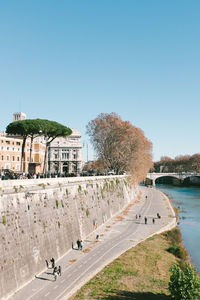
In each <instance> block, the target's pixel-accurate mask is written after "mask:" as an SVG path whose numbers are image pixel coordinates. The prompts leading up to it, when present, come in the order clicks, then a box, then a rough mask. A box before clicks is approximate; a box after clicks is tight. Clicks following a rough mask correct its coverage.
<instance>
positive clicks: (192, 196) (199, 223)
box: [156, 184, 200, 273]
mask: <svg viewBox="0 0 200 300" xmlns="http://www.w3.org/2000/svg"><path fill="white" fill-rule="evenodd" d="M156 188H158V189H160V190H161V191H162V192H164V193H165V194H167V196H168V197H169V198H171V199H172V200H173V205H174V206H175V207H176V208H179V209H180V211H181V212H180V213H179V218H180V219H179V228H180V230H181V234H182V238H183V243H184V246H185V248H186V249H187V251H188V252H189V254H190V256H191V261H192V263H193V264H194V265H195V267H196V269H197V270H198V272H199V273H200V188H198V187H197V188H196V187H176V186H172V185H164V184H157V185H156Z"/></svg>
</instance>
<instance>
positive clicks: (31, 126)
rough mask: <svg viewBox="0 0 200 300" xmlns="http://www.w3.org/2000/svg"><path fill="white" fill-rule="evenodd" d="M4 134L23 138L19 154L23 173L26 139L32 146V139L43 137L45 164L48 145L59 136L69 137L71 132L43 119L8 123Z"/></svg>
mask: <svg viewBox="0 0 200 300" xmlns="http://www.w3.org/2000/svg"><path fill="white" fill-rule="evenodd" d="M6 133H8V134H12V135H19V136H21V137H23V143H22V153H21V170H22V171H23V160H24V148H25V143H26V139H27V138H28V137H30V138H31V144H32V141H33V139H34V137H36V136H38V135H41V136H42V135H43V136H45V141H46V151H45V159H44V162H46V152H47V148H48V146H49V144H50V143H51V142H52V141H53V140H54V139H55V138H57V137H59V136H68V135H70V134H71V133H72V130H71V129H70V128H68V127H66V126H64V125H62V124H60V123H57V122H55V121H50V120H44V119H27V120H20V121H15V122H12V123H10V124H9V125H8V126H7V128H6Z"/></svg>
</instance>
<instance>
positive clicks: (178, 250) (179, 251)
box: [167, 246, 187, 258]
mask: <svg viewBox="0 0 200 300" xmlns="http://www.w3.org/2000/svg"><path fill="white" fill-rule="evenodd" d="M167 251H168V252H169V253H172V254H174V256H176V257H178V258H185V257H186V256H187V252H186V250H185V249H184V248H182V247H180V246H171V247H169V248H168V249H167Z"/></svg>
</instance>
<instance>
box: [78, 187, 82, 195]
mask: <svg viewBox="0 0 200 300" xmlns="http://www.w3.org/2000/svg"><path fill="white" fill-rule="evenodd" d="M81 191H82V187H81V185H79V186H78V192H79V193H81Z"/></svg>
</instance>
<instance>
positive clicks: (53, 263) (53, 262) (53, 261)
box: [50, 257, 55, 269]
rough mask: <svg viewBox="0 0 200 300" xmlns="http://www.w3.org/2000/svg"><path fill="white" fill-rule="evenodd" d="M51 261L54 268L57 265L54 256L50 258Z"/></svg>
mask: <svg viewBox="0 0 200 300" xmlns="http://www.w3.org/2000/svg"><path fill="white" fill-rule="evenodd" d="M50 262H51V267H52V269H54V267H55V259H54V258H53V257H52V259H51V260H50Z"/></svg>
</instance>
